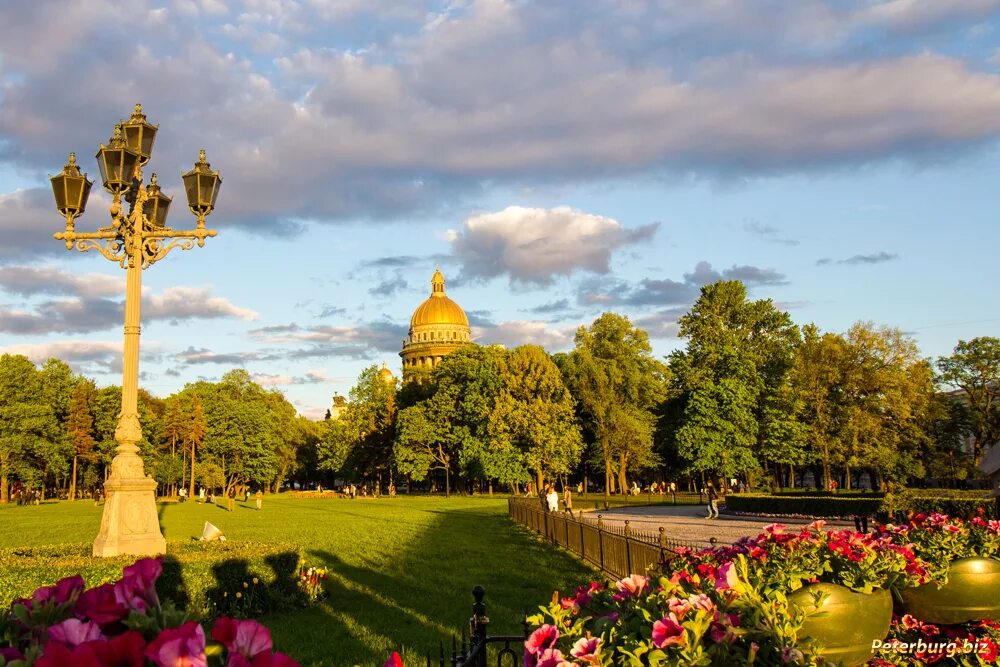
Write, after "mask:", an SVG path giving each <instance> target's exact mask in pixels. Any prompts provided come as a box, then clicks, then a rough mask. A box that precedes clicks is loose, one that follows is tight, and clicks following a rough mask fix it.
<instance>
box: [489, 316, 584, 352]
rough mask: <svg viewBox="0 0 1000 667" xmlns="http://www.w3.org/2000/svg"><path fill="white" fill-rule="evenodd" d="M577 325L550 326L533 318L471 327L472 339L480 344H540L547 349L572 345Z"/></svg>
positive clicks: (553, 349) (511, 345) (566, 347)
mask: <svg viewBox="0 0 1000 667" xmlns="http://www.w3.org/2000/svg"><path fill="white" fill-rule="evenodd" d="M576 329H577V327H576V326H575V325H573V326H552V325H551V324H548V323H547V322H539V321H535V320H511V321H507V322H500V323H499V324H495V325H492V326H482V327H472V337H473V339H474V340H475V341H476V342H477V343H480V344H482V345H489V344H492V343H498V344H500V345H505V346H507V347H510V348H513V347H517V346H519V345H540V346H541V347H543V348H545V349H546V350H548V351H551V352H554V351H559V350H567V349H569V348H571V347H572V346H573V336H574V334H575V333H576Z"/></svg>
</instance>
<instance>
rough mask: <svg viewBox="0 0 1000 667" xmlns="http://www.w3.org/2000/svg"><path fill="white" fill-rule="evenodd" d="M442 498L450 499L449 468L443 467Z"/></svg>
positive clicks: (447, 466) (448, 466)
mask: <svg viewBox="0 0 1000 667" xmlns="http://www.w3.org/2000/svg"><path fill="white" fill-rule="evenodd" d="M444 497H445V498H451V466H450V465H446V466H445V467H444Z"/></svg>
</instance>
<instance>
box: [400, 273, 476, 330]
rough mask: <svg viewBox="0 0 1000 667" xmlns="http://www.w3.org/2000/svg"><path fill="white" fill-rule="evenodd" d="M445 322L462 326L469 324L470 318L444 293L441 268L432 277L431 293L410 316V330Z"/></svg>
mask: <svg viewBox="0 0 1000 667" xmlns="http://www.w3.org/2000/svg"><path fill="white" fill-rule="evenodd" d="M434 324H445V325H449V324H450V325H457V326H462V327H468V326H469V318H468V317H466V315H465V311H464V310H462V307H461V306H459V305H458V304H457V303H455V302H454V301H452V300H451V299H449V298H448V297H447V296H446V295H445V293H444V276H443V275H441V270H440V269H438V270H437V271H435V272H434V277H433V278H431V295H430V296H429V297H428V298H427V300H426V301H424V302H423V303H422V304H420V305H419V306H417V309H416V310H415V311H413V317H411V318H410V330H411V331H412V330H413V329H414V328H415V327H421V326H426V325H434Z"/></svg>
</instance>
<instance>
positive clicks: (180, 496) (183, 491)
mask: <svg viewBox="0 0 1000 667" xmlns="http://www.w3.org/2000/svg"><path fill="white" fill-rule="evenodd" d="M187 497H188V490H187V489H185V488H184V487H183V486H182V487H181V491H180V493H179V494H178V497H177V502H180V503H182V502H184V501H185V500H187Z"/></svg>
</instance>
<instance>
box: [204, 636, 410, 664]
mask: <svg viewBox="0 0 1000 667" xmlns="http://www.w3.org/2000/svg"><path fill="white" fill-rule="evenodd" d="M213 636H214V634H213ZM382 667H403V659H402V658H400V657H399V653H397V652H396V651H393V652H392V655H390V656H389V659H388V660H386V661H385V664H384V665H382Z"/></svg>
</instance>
